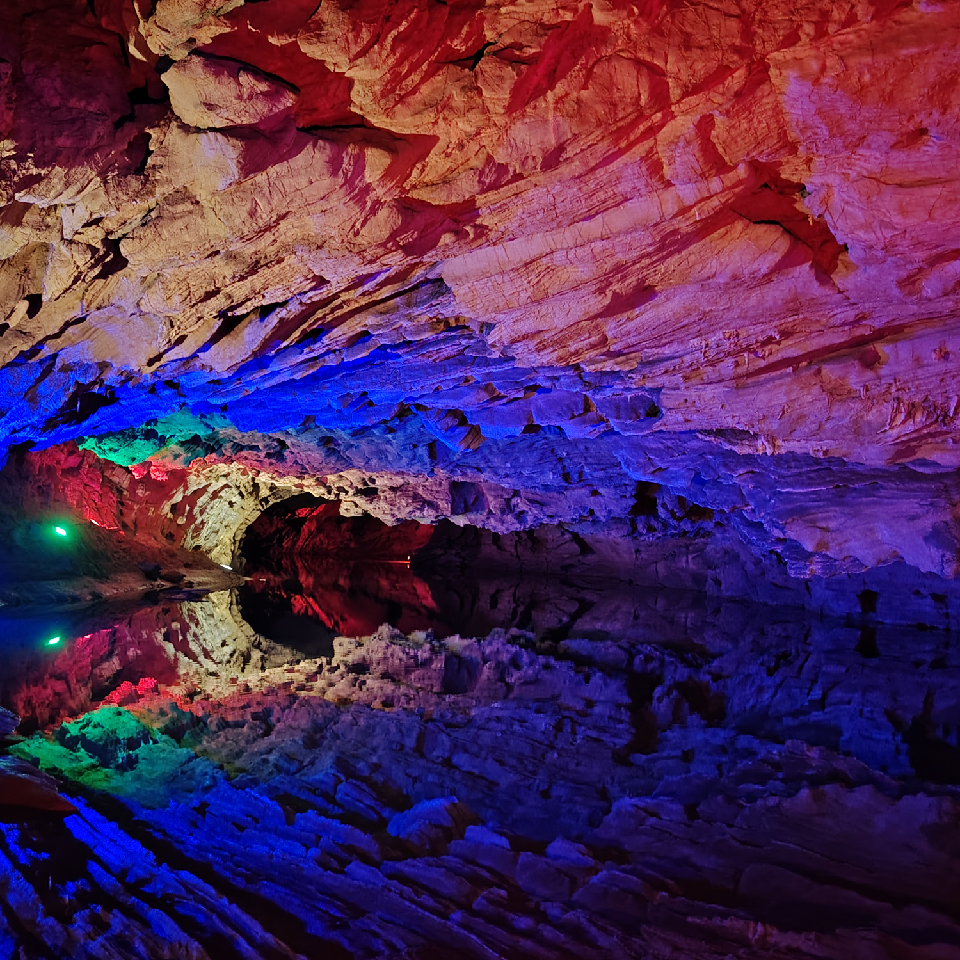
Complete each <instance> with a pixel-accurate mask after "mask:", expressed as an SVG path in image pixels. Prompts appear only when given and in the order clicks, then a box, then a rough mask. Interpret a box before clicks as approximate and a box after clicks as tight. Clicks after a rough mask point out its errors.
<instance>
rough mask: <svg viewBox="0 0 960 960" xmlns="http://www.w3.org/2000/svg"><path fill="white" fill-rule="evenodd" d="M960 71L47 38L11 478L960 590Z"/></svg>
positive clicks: (807, 28) (0, 154)
mask: <svg viewBox="0 0 960 960" xmlns="http://www.w3.org/2000/svg"><path fill="white" fill-rule="evenodd" d="M958 49H960V9H958V7H957V5H955V4H950V3H941V4H937V3H930V2H916V3H910V2H898V0H876V2H841V3H837V2H825V0H824V2H820V0H805V2H804V3H801V4H795V3H792V4H787V3H779V2H772V3H764V4H753V3H747V2H740V3H735V2H730V3H724V4H717V5H707V4H702V3H673V2H661V0H648V2H643V3H624V2H618V0H609V2H599V0H597V2H579V0H578V2H572V0H571V2H563V3H558V4H541V3H507V4H484V3H482V2H475V0H471V2H462V3H451V4H442V3H420V2H413V0H397V2H383V0H361V2H357V3H344V2H340V3H337V2H332V0H324V2H323V3H321V4H319V5H318V4H316V3H313V2H303V0H269V2H261V3H246V4H245V3H242V2H231V3H228V4H225V5H224V4H219V5H217V4H213V3H211V2H206V0H157V2H155V3H153V4H144V3H139V2H133V0H92V2H90V3H85V2H82V0H76V2H69V0H50V2H37V0H11V2H9V3H5V4H4V5H3V10H2V11H0V83H2V88H0V89H2V96H0V170H2V175H0V191H2V192H0V204H2V207H0V313H2V318H0V331H2V336H0V364H2V366H0V396H2V398H3V399H2V409H0V444H2V446H3V448H4V450H5V451H7V452H9V450H10V449H11V448H14V447H17V448H18V449H22V447H20V446H18V445H24V444H25V445H28V446H29V445H33V446H34V447H38V448H45V447H50V446H54V445H62V444H67V443H71V442H77V443H79V444H80V445H81V447H84V448H86V449H87V450H89V451H91V452H93V453H95V454H97V455H98V456H99V457H101V458H104V459H107V460H112V461H114V462H116V463H119V464H121V465H123V466H125V467H126V466H131V465H135V464H139V463H143V462H144V461H147V460H149V461H151V462H153V463H154V464H164V463H166V464H167V465H168V466H170V467H174V468H181V467H189V469H190V470H192V471H194V473H193V476H194V482H195V485H196V484H198V483H200V481H199V480H196V477H198V476H200V475H202V474H203V471H204V470H211V469H213V470H221V471H222V470H223V469H225V467H229V468H230V469H233V470H235V471H236V470H238V469H242V470H244V471H246V474H245V476H247V480H245V481H243V482H244V483H247V485H248V486H249V484H250V483H251V482H253V481H250V479H249V477H250V476H256V475H258V474H259V475H262V476H263V477H264V482H265V483H267V484H268V485H269V484H275V485H276V484H280V486H282V485H283V484H284V483H287V482H288V481H290V482H293V487H291V490H292V489H294V488H296V489H309V490H310V491H311V492H315V493H319V494H321V495H327V496H331V495H332V496H333V497H334V498H337V497H345V498H346V500H347V501H348V506H347V509H348V511H349V510H356V511H369V512H372V513H374V514H375V515H378V516H380V517H381V518H383V519H386V520H388V521H389V522H396V521H397V520H401V519H408V518H409V519H419V520H423V521H426V522H433V521H435V520H437V519H439V518H441V517H452V518H453V519H454V520H455V522H465V521H469V522H471V523H476V524H478V525H481V526H486V527H488V528H489V529H492V530H502V531H510V530H514V529H522V528H525V527H529V526H532V525H534V524H537V523H557V522H561V523H567V524H573V525H576V524H593V525H594V526H595V527H598V528H599V527H602V525H603V524H605V523H606V524H612V525H613V526H611V527H610V529H611V530H613V531H617V530H621V529H622V523H621V526H620V527H617V526H616V524H617V523H618V522H622V521H623V520H624V518H628V517H631V516H633V517H636V515H637V512H638V508H637V503H638V499H639V498H640V492H639V491H642V490H647V489H657V490H659V491H660V496H661V503H662V504H664V505H665V506H663V507H662V509H661V512H663V511H668V512H669V511H672V515H673V516H676V517H680V518H681V519H682V518H683V517H684V516H686V514H685V513H684V511H685V510H687V509H688V508H689V505H691V504H692V505H694V506H695V507H696V508H697V509H698V510H699V511H700V512H701V515H706V514H708V513H709V512H710V511H712V512H713V514H714V515H715V516H716V517H717V518H718V523H719V522H720V520H722V521H723V522H724V523H727V524H728V526H729V527H730V529H733V530H735V531H736V535H737V536H738V537H739V538H741V539H742V540H745V541H746V542H748V543H751V544H753V548H754V549H755V550H756V551H757V552H758V553H763V552H766V551H769V550H771V549H774V550H777V551H779V552H780V553H781V554H783V555H784V557H786V559H787V560H788V562H789V563H790V564H791V572H793V573H800V574H803V575H809V574H811V573H818V572H831V571H844V570H846V571H859V570H863V569H865V568H870V567H874V566H877V565H880V564H887V563H890V562H892V561H896V560H903V561H906V562H907V563H909V564H911V565H912V566H914V567H917V568H918V569H919V570H921V571H926V572H931V573H936V574H941V575H946V576H953V575H954V574H955V573H956V572H957V556H958V531H957V519H956V517H955V514H956V504H957V501H958V475H957V468H958V465H960V460H958V455H957V445H956V440H957V412H958V400H957V397H958V394H957V389H956V383H957V379H958V370H957V364H958V362H960V353H958V351H957V350H956V349H955V338H956V325H957V323H958V320H957V318H958V317H960V312H958V307H960V241H958V240H957V236H958V225H960V136H958V129H960V128H958V122H960V89H958V85H960V67H958V60H960V57H958V55H957V50H958ZM291 478H292V480H291ZM254 485H255V484H254ZM652 485H655V487H654V486H652ZM231 489H232V488H231ZM358 491H359V493H358ZM278 495H279V494H278ZM351 504H352V505H351ZM677 504H679V506H677ZM259 506H260V505H259V504H258V507H259ZM704 511H705V512H706V513H704ZM241 512H243V511H241ZM248 512H251V511H248ZM254 512H255V511H254ZM250 519H252V516H246V515H245V518H241V519H239V520H238V519H237V518H236V517H233V519H232V520H230V519H229V518H228V519H225V520H224V523H225V524H226V527H227V528H229V529H227V532H226V533H225V534H224V538H222V539H223V542H222V543H221V544H220V547H219V551H220V552H219V553H218V554H217V556H216V557H215V559H218V560H222V561H225V560H228V559H230V558H231V557H233V556H235V553H236V543H237V540H238V537H239V535H240V534H239V533H238V532H237V531H238V530H240V528H242V526H243V524H244V523H247V522H249V520H250ZM228 521H229V522H228ZM231 523H232V524H233V526H232V527H231V526H230V524H231ZM634 526H635V524H634ZM231 538H232V539H231ZM208 539H209V538H208ZM194 542H202V544H203V545H204V546H205V547H207V548H208V552H209V551H210V550H213V551H214V552H216V550H217V549H218V548H217V547H216V544H211V543H208V542H207V540H204V537H203V534H202V533H199V534H195V535H194ZM188 545H191V544H189V543H188Z"/></svg>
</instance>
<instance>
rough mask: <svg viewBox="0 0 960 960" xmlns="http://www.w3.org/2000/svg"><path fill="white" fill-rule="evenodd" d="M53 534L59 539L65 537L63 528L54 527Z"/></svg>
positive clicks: (65, 533) (65, 532)
mask: <svg viewBox="0 0 960 960" xmlns="http://www.w3.org/2000/svg"><path fill="white" fill-rule="evenodd" d="M53 532H54V533H58V534H59V535H60V536H61V537H65V536H66V535H67V531H66V530H64V529H63V527H54V528H53Z"/></svg>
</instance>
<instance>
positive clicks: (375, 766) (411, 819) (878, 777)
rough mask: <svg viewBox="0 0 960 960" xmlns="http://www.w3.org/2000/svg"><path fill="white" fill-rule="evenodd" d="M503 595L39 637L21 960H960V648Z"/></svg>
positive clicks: (19, 879)
mask: <svg viewBox="0 0 960 960" xmlns="http://www.w3.org/2000/svg"><path fill="white" fill-rule="evenodd" d="M374 572H375V573H377V576H378V577H379V578H380V579H379V582H380V583H381V585H382V584H383V582H386V581H384V580H383V578H384V577H387V578H388V581H389V583H391V584H393V585H394V586H395V585H396V579H394V580H389V578H390V577H394V578H396V577H400V578H401V580H402V578H403V577H405V576H406V575H407V574H406V573H404V572H403V570H402V569H399V568H398V569H397V570H392V568H391V569H387V570H379V572H378V571H374ZM344 576H345V580H344V584H345V586H344V590H343V591H342V595H341V597H340V600H337V601H336V603H334V602H333V601H331V604H329V605H328V606H327V607H325V608H324V609H323V610H322V611H321V612H322V613H323V614H324V615H325V616H326V619H327V621H330V622H331V623H334V624H336V622H338V621H337V618H338V617H342V616H347V614H348V613H349V616H351V617H353V620H352V621H351V622H354V623H364V622H367V620H370V618H373V619H374V620H376V619H377V618H378V617H379V616H380V615H381V614H382V613H383V610H382V609H381V608H380V607H378V606H377V605H376V604H377V602H378V601H377V596H379V594H378V593H377V591H375V590H374V591H368V593H366V594H363V593H362V592H361V593H360V594H358V593H357V589H356V586H357V583H358V582H359V580H358V577H356V576H352V575H351V576H346V575H344ZM367 579H368V580H369V579H370V574H369V573H368V574H367ZM351 584H352V585H353V586H352V588H351ZM408 585H409V584H408ZM487 587H489V584H487V585H486V586H484V585H482V584H481V585H479V586H478V587H477V589H474V590H473V591H472V592H471V591H469V590H466V589H465V588H463V589H461V590H460V592H459V593H458V594H457V600H456V603H454V602H453V600H450V598H449V597H448V598H447V600H445V601H443V602H436V603H434V604H433V607H432V608H431V609H427V607H428V606H429V604H428V603H427V602H426V601H425V600H423V598H421V601H422V602H421V606H420V607H418V606H417V601H416V595H415V593H411V592H409V590H408V591H407V592H406V593H404V592H403V591H401V592H400V594H398V595H399V596H401V598H402V601H403V602H398V603H397V604H396V605H395V607H394V609H393V610H392V618H393V620H394V621H395V622H399V623H400V625H401V627H402V629H398V628H397V627H396V626H390V625H387V624H384V625H383V626H379V627H377V628H372V629H371V630H370V631H369V632H368V633H366V634H365V635H364V636H357V637H350V636H344V635H339V633H338V631H337V630H334V629H332V628H330V627H329V626H327V624H326V623H325V622H323V620H322V618H320V617H319V614H318V612H317V610H314V609H313V608H312V607H311V606H310V604H309V602H308V600H309V599H311V597H310V595H309V594H308V593H307V592H304V591H299V592H298V591H297V590H296V589H294V588H292V587H291V585H290V584H277V583H269V582H267V581H266V579H264V580H263V581H262V583H261V582H260V580H259V578H257V580H256V581H255V582H254V581H251V582H250V583H248V584H247V586H246V587H244V588H241V589H240V590H234V591H224V592H221V593H214V594H210V595H209V596H206V597H199V598H198V597H193V598H187V599H182V600H180V601H178V600H177V599H176V598H175V597H170V596H168V597H166V598H160V599H159V600H158V601H157V602H155V603H153V604H151V605H139V606H135V607H130V608H127V609H125V610H122V611H119V612H117V611H115V610H114V611H111V610H110V609H109V608H107V609H100V610H98V611H93V612H90V611H87V612H86V613H85V614H84V615H83V616H79V615H78V616H77V617H75V619H74V621H72V622H71V623H64V622H63V621H62V620H61V621H58V622H57V624H54V623H53V622H52V621H46V620H44V618H43V617H35V618H33V619H30V620H29V622H28V625H27V626H24V623H25V622H27V621H25V620H24V619H23V618H21V620H19V621H17V622H18V624H19V627H18V630H19V633H18V634H17V638H18V639H17V644H16V645H9V644H8V645H9V654H10V655H9V657H8V660H7V662H8V668H7V670H6V672H5V673H4V676H3V678H2V681H0V697H2V700H0V704H2V706H4V707H6V708H8V709H10V710H12V711H14V712H16V713H17V714H18V715H19V716H20V717H21V718H22V723H21V726H20V730H19V735H14V736H12V737H11V738H10V739H8V741H7V744H6V747H5V752H6V754H7V755H8V756H13V757H18V758H20V759H23V760H27V761H29V762H31V763H33V764H39V765H40V767H41V768H42V769H43V770H45V771H47V772H48V773H51V774H53V775H54V776H55V777H56V778H57V780H58V782H59V784H60V789H61V793H62V795H63V796H64V797H66V798H68V799H69V801H70V802H72V803H73V805H74V806H75V808H76V812H75V813H72V814H70V815H68V816H65V817H63V816H55V815H51V814H47V813H40V812H30V811H24V810H14V809H12V808H2V809H6V810H7V813H6V814H5V815H4V816H3V817H2V820H3V821H4V822H2V823H0V885H2V888H0V889H2V893H0V958H4V960H6V958H7V957H10V958H38V960H39V958H51V957H84V958H86V957H91V958H92V957H121V958H122V957H151V958H152V957H169V958H182V957H190V958H194V957H196V958H206V957H209V958H213V960H217V958H234V957H237V958H241V957H243V958H257V957H266V958H281V957H284V958H286V957H298V956H299V957H306V958H328V957H331V958H336V957H357V958H375V957H377V958H379V957H406V958H425V960H426V958H445V957H451V958H453V957H458V958H459V957H479V958H497V957H500V958H527V957H543V958H569V957H577V958H581V957H582V958H615V957H630V958H641V957H642V958H646V957H657V958H660V957H663V958H666V957H710V958H713V957H716V958H725V957H784V958H786V957H790V958H797V957H845V958H849V957H878V958H880V957H910V958H913V957H918V958H927V957H929V958H937V960H939V958H948V957H960V896H958V894H960V880H958V876H960V874H958V872H957V870H956V865H957V862H958V856H960V789H958V787H957V784H958V783H960V751H958V750H957V740H956V737H957V727H956V725H955V724H951V723H948V722H945V721H944V719H943V718H944V717H949V716H957V717H958V718H960V709H958V708H960V645H958V641H957V638H956V636H955V635H953V634H952V633H950V632H948V631H942V630H933V629H923V630H921V629H911V628H904V627H896V628H895V627H887V626H885V625H884V624H881V623H876V622H874V621H869V622H867V621H865V620H862V621H854V620H847V621H841V620H826V619H815V618H810V617H804V616H803V615H802V614H799V613H798V612H797V611H795V610H792V609H787V608H782V609H778V608H775V607H763V606H759V605H749V604H743V603H721V602H719V601H707V600H705V599H704V598H703V597H696V596H694V595H684V594H682V593H680V592H673V593H671V592H669V591H662V590H661V591H649V590H648V591H641V590H639V589H638V588H634V587H631V586H630V585H624V584H605V585H604V584H598V583H592V584H591V583H574V582H568V583H557V582H554V584H553V587H552V589H551V588H549V587H548V586H547V585H545V581H542V580H535V579H531V580H529V581H525V582H524V584H523V585H522V588H517V589H515V590H513V592H511V593H510V594H509V596H508V597H506V596H499V595H497V591H496V590H493V589H488V588H487ZM351 589H353V594H351V592H350V591H351ZM351 595H352V596H353V598H354V601H355V607H356V609H354V610H353V612H350V611H349V610H348V607H347V606H337V604H338V603H340V602H341V600H343V602H344V603H346V601H345V600H344V599H343V598H349V597H350V596H351ZM494 596H499V599H498V600H497V601H496V603H495V604H494V606H493V608H491V606H490V604H491V597H494ZM470 597H472V598H473V599H472V600H471V599H470ZM477 598H483V603H480V602H479V601H478V600H477ZM312 599H313V601H314V604H315V606H316V604H317V601H318V598H317V596H316V595H314V596H313V597H312ZM506 600H509V601H510V603H506ZM281 601H282V603H286V604H287V607H286V608H284V610H285V612H284V616H285V617H286V620H283V618H282V617H281V616H280V614H279V613H278V612H277V611H278V610H280V609H281V607H280V606H278V604H280V605H281V606H282V604H281ZM521 601H523V602H522V603H521ZM481 607H482V609H481ZM498 608H499V609H500V613H499V614H498V613H497V609H498ZM331 611H332V612H331ZM457 611H459V613H458V612H457ZM245 614H246V616H248V617H251V616H252V617H254V619H255V618H256V616H260V617H261V618H262V617H264V616H266V617H268V618H269V617H270V616H272V617H274V621H275V622H276V623H277V624H279V626H278V629H277V632H276V636H274V637H272V638H271V637H269V636H265V635H264V633H263V632H256V631H254V629H253V628H252V627H251V625H250V623H249V622H248V620H247V619H245ZM417 616H421V617H425V618H426V619H427V621H429V620H430V618H431V617H432V618H433V620H432V629H427V628H428V627H429V626H430V623H426V622H424V623H419V624H418V622H417V619H416V618H417ZM456 616H460V617H461V618H462V620H461V622H462V623H464V624H465V625H467V626H469V627H486V628H488V629H487V632H486V635H481V636H479V637H477V638H472V637H466V636H460V635H459V634H458V633H454V632H453V629H452V626H451V623H452V619H455V617H456ZM291 617H292V619H291ZM364 618H366V620H365V619H364ZM491 618H492V619H491ZM521 618H522V622H523V624H524V626H525V627H526V628H527V629H518V628H517V627H516V625H515V624H516V623H517V622H519V621H521ZM281 620H282V621H283V622H281ZM9 622H13V621H9ZM311 623H312V624H313V625H314V626H313V630H312V632H311V631H310V630H308V629H306V626H307V625H309V624H311ZM260 626H263V623H261V624H260ZM268 626H269V625H268ZM54 627H56V629H58V630H59V631H60V632H59V633H58V634H55V635H56V636H59V638H60V639H59V642H58V643H56V644H50V643H49V640H50V639H51V638H50V637H47V634H48V633H50V631H51V630H52V629H54ZM298 628H302V629H303V642H302V643H300V644H299V645H298V644H297V643H296V642H294V641H295V640H296V638H297V636H298V634H297V629H298ZM31 631H32V632H31ZM80 631H83V632H82V633H81V632H80ZM267 632H268V633H269V632H270V631H269V629H268V630H267ZM463 632H464V633H469V632H470V631H469V630H467V629H464V631H463ZM13 635H14V634H13V632H12V628H10V629H8V630H7V631H6V633H5V634H4V636H5V637H6V638H7V639H8V640H9V638H11V637H13Z"/></svg>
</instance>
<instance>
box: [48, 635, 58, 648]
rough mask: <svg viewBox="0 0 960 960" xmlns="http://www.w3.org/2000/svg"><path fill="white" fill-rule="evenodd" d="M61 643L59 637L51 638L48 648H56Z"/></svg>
mask: <svg viewBox="0 0 960 960" xmlns="http://www.w3.org/2000/svg"><path fill="white" fill-rule="evenodd" d="M59 642H60V638H59V637H51V638H50V639H49V640H48V641H47V646H48V647H52V646H55V645H56V644H58V643H59Z"/></svg>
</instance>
